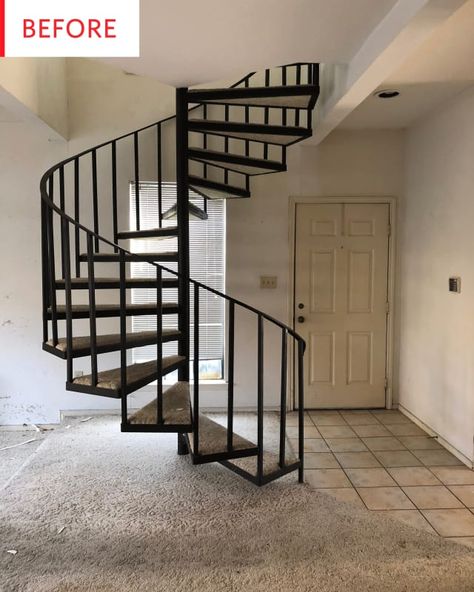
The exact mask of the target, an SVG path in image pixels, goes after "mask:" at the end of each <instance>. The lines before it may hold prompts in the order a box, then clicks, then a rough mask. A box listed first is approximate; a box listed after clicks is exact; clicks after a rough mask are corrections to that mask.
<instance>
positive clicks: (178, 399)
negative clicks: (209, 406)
mask: <svg viewBox="0 0 474 592" xmlns="http://www.w3.org/2000/svg"><path fill="white" fill-rule="evenodd" d="M157 420H158V412H157V403H156V400H154V401H150V403H148V404H147V405H145V407H143V408H142V409H140V410H139V411H137V412H136V413H134V414H133V415H132V416H131V417H130V419H129V422H130V423H131V424H138V425H156V424H157ZM163 422H164V424H165V425H166V424H168V425H183V424H184V425H186V424H190V423H191V405H190V401H189V383H187V382H177V383H176V384H174V385H173V386H172V387H170V388H169V389H167V390H166V391H165V392H164V393H163Z"/></svg>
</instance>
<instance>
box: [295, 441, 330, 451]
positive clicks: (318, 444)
mask: <svg viewBox="0 0 474 592" xmlns="http://www.w3.org/2000/svg"><path fill="white" fill-rule="evenodd" d="M290 442H291V445H292V447H293V450H295V451H296V450H298V440H297V439H296V438H290ZM304 451H305V452H329V448H328V446H327V444H326V442H325V441H324V440H323V439H322V438H307V439H305V441H304Z"/></svg>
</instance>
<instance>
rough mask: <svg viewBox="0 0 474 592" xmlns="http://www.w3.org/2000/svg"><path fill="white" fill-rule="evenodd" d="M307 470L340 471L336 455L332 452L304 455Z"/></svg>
mask: <svg viewBox="0 0 474 592" xmlns="http://www.w3.org/2000/svg"><path fill="white" fill-rule="evenodd" d="M304 466H305V468H306V469H339V468H340V466H339V463H338V462H337V460H336V458H335V456H334V454H332V453H331V452H307V453H306V454H305V455H304Z"/></svg>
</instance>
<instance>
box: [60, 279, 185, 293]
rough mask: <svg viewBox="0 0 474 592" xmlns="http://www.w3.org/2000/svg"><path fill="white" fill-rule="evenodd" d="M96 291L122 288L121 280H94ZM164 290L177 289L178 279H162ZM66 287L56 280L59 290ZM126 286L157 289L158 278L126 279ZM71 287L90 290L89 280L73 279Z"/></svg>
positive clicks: (64, 283) (61, 281) (63, 283)
mask: <svg viewBox="0 0 474 592" xmlns="http://www.w3.org/2000/svg"><path fill="white" fill-rule="evenodd" d="M94 282H95V287H96V289H101V288H110V289H116V288H120V278H118V277H115V278H114V277H98V278H95V279H94ZM162 282H163V288H175V287H177V285H178V278H175V277H167V278H163V279H162ZM65 285H66V282H65V280H63V279H58V280H56V287H57V288H58V289H64V288H65ZM125 285H126V286H127V287H128V288H140V287H143V288H156V278H130V277H128V278H125ZM71 287H72V289H73V290H79V289H83V290H87V289H88V288H89V278H88V277H80V278H71Z"/></svg>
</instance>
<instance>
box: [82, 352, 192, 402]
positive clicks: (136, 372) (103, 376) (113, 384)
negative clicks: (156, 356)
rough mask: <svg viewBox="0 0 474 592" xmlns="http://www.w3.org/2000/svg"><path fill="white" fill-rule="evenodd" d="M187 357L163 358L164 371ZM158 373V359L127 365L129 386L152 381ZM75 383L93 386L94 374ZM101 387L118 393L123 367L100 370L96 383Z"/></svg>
mask: <svg viewBox="0 0 474 592" xmlns="http://www.w3.org/2000/svg"><path fill="white" fill-rule="evenodd" d="M185 359H186V358H184V357H183V356H167V357H166V358H163V364H162V369H163V372H164V371H166V370H168V369H169V368H170V367H173V366H175V365H176V364H179V363H180V362H182V361H184V360H185ZM157 373H158V365H157V361H156V360H153V361H151V362H145V363H143V364H132V365H131V366H127V387H130V386H133V385H134V384H137V383H140V382H142V381H143V380H149V381H150V382H151V381H153V380H154V379H155V377H156V376H157ZM73 384H75V385H83V386H93V385H92V375H91V374H88V375H87V376H80V377H78V378H75V379H74V380H73ZM94 386H96V387H97V388H99V389H104V390H110V391H112V392H115V393H118V392H120V390H121V386H122V380H121V369H120V368H114V369H113V370H104V371H103V372H99V373H98V375H97V385H94Z"/></svg>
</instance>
